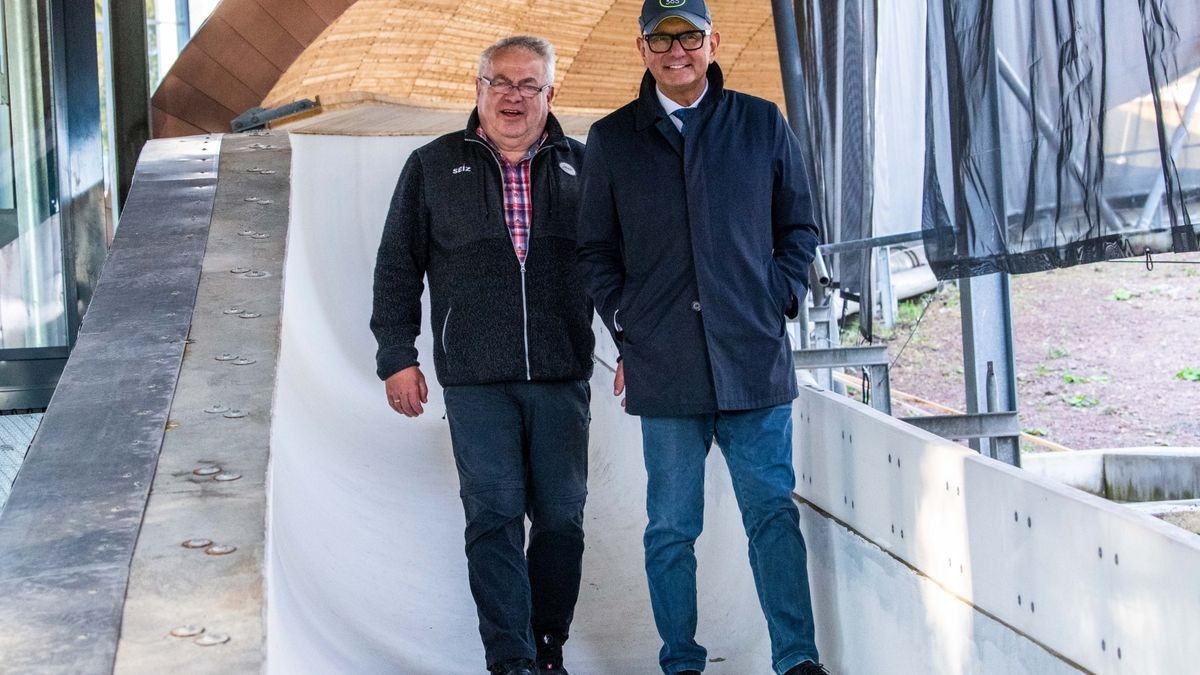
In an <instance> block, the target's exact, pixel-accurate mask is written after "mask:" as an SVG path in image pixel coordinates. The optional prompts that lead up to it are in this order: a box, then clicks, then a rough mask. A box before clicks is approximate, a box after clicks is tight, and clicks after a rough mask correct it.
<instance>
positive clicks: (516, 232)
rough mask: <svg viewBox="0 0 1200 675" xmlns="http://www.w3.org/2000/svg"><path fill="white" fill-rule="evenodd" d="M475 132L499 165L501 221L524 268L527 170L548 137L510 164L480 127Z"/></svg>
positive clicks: (529, 209)
mask: <svg viewBox="0 0 1200 675" xmlns="http://www.w3.org/2000/svg"><path fill="white" fill-rule="evenodd" d="M475 133H476V134H478V135H479V137H480V138H482V139H483V142H484V143H487V146H488V147H489V148H491V149H492V152H493V153H494V154H495V155H496V159H497V160H499V162H500V174H501V176H503V179H504V222H505V224H506V225H508V234H509V236H510V237H511V238H512V243H513V250H514V251H516V253H517V260H520V261H521V264H522V265H524V264H525V256H526V255H527V254H528V253H529V226H530V224H532V222H533V197H532V194H531V192H532V186H531V185H530V180H529V167H530V166H531V165H532V164H533V156H534V155H536V154H537V151H538V149H539V148H541V147H542V143H544V142H545V141H546V138H547V137H548V136H549V134H547V133H546V132H542V137H541V138H539V139H538V140H537V142H536V143H534V144H533V145H531V146H529V150H527V151H526V152H525V157H523V158H522V159H521V161H519V162H517V163H516V164H513V163H512V162H510V161H508V160H507V159H505V157H504V153H502V152H500V148H497V147H496V144H495V143H492V139H490V138H488V137H487V134H485V133H483V127H482V126H481V127H479V128H477V129H476V130H475Z"/></svg>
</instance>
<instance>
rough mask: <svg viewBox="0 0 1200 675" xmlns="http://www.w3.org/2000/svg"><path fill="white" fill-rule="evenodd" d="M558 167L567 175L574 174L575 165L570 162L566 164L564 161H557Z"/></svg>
mask: <svg viewBox="0 0 1200 675" xmlns="http://www.w3.org/2000/svg"><path fill="white" fill-rule="evenodd" d="M558 168H560V169H562V170H563V173H565V174H567V175H568V176H574V175H575V167H573V166H571V165H570V164H567V163H566V162H559V163H558Z"/></svg>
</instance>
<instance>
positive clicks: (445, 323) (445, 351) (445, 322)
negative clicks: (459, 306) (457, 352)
mask: <svg viewBox="0 0 1200 675" xmlns="http://www.w3.org/2000/svg"><path fill="white" fill-rule="evenodd" d="M452 311H454V307H450V308H449V309H447V310H446V318H445V319H443V320H442V353H443V354H445V355H447V356H449V355H450V350H449V349H448V348H447V347H446V327H447V326H449V325H450V312H452Z"/></svg>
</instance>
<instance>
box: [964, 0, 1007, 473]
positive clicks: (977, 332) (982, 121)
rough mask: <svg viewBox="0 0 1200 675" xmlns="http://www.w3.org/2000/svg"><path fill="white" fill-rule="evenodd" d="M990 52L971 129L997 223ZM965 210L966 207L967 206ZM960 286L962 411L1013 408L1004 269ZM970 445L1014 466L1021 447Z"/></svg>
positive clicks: (996, 112) (997, 244)
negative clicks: (984, 151) (985, 163)
mask: <svg viewBox="0 0 1200 675" xmlns="http://www.w3.org/2000/svg"><path fill="white" fill-rule="evenodd" d="M1003 4H1004V3H995V4H991V5H990V7H991V8H992V11H993V12H1000V11H1003V8H1002V7H1000V5H1003ZM987 18H989V19H991V20H992V30H993V31H994V30H995V26H996V25H997V24H998V23H1000V21H997V20H996V19H997V17H995V16H991V17H987ZM992 44H993V48H992V52H991V53H990V55H989V63H988V66H989V71H990V74H991V78H990V81H989V82H988V88H987V89H986V91H985V92H984V95H985V96H986V97H987V98H988V99H989V100H987V101H982V102H980V103H979V105H980V106H981V108H980V110H981V114H980V115H979V117H978V119H977V120H976V124H975V125H974V127H973V128H972V130H971V131H972V133H973V134H980V135H982V136H983V137H982V138H979V139H978V140H979V142H980V145H981V147H982V146H986V147H995V151H994V152H992V153H991V154H990V156H991V161H992V162H993V163H994V164H993V166H992V167H991V168H992V170H991V171H990V174H991V175H993V176H994V179H993V183H992V184H990V185H987V186H986V188H987V191H988V198H989V199H990V200H991V207H992V209H993V213H992V214H991V217H992V219H993V221H994V222H996V223H1004V222H1005V221H1006V219H1007V213H1008V211H1007V207H1006V206H1005V203H1004V171H1003V167H1004V160H1003V157H1002V152H1001V148H1000V146H999V144H997V143H996V142H995V138H996V137H997V136H998V135H999V133H1000V119H1001V118H1000V89H999V88H1000V84H999V82H1000V79H1001V78H1000V73H999V66H998V64H997V61H998V58H997V56H998V53H997V51H996V49H995V46H994V45H995V40H994V39H993V40H992ZM967 213H970V211H968V212H967ZM980 225H982V227H978V228H976V234H977V236H978V237H980V238H981V239H982V240H984V241H982V242H981V243H984V244H985V245H986V246H987V248H988V249H990V250H997V251H999V250H1003V249H1004V242H1003V241H1002V239H1001V237H1002V236H1003V235H1002V233H1001V232H1000V228H999V227H992V226H991V223H987V224H983V223H980ZM959 288H960V289H961V294H962V302H961V306H962V332H963V373H964V379H965V380H966V394H967V412H968V413H981V412H1009V411H1015V410H1016V409H1017V378H1016V357H1015V351H1014V350H1013V331H1012V307H1011V304H1010V293H1009V281H1008V274H1006V273H1003V272H1000V273H996V274H988V275H984V276H978V277H972V278H968V279H964V280H963V281H962V282H961V284H960V286H959ZM989 362H990V363H991V365H992V370H993V374H994V381H995V385H996V394H995V401H996V408H997V409H996V410H988V409H987V381H988V375H987V369H988V363H989ZM971 447H972V448H975V449H976V450H979V451H980V452H982V453H983V454H986V455H989V456H991V457H993V458H994V459H998V460H1000V461H1002V462H1007V463H1009V464H1012V465H1014V466H1019V465H1020V461H1021V458H1020V453H1019V452H1017V449H1016V448H1013V447H1006V445H1005V444H995V443H992V442H991V441H990V440H989V439H981V440H978V441H971Z"/></svg>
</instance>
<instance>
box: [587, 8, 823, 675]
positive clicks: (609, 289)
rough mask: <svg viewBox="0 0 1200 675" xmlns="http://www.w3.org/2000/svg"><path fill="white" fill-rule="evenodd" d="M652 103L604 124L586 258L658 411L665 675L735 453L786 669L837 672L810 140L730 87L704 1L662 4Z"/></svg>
mask: <svg viewBox="0 0 1200 675" xmlns="http://www.w3.org/2000/svg"><path fill="white" fill-rule="evenodd" d="M640 23H641V35H640V36H639V37H638V38H637V47H638V49H639V51H640V52H641V55H642V59H643V61H644V62H645V64H646V68H647V72H646V74H645V76H644V77H643V78H642V85H641V90H640V93H639V95H638V98H637V99H636V100H634V101H633V102H631V103H629V104H628V105H626V106H624V107H623V108H621V109H619V110H617V111H616V112H614V113H612V114H611V115H609V116H607V117H605V118H604V119H602V120H600V121H598V122H597V123H596V124H595V125H593V126H592V129H591V132H590V134H589V135H588V143H587V154H586V157H585V159H584V169H583V188H582V194H581V201H580V208H579V215H580V224H579V231H578V237H577V239H578V248H577V253H578V262H579V268H580V272H581V274H582V276H583V278H584V283H585V284H586V286H587V288H588V292H589V293H590V294H591V296H592V299H593V301H594V302H595V305H596V310H597V311H598V312H599V313H600V316H601V318H602V319H603V321H604V323H605V325H607V326H608V328H609V330H610V331H611V332H612V334H613V336H614V338H615V340H616V342H617V345H618V347H619V348H620V351H621V361H620V362H619V364H618V367H617V374H616V380H615V382H614V387H613V391H614V393H615V394H617V395H620V394H621V393H623V392H624V393H626V400H625V405H626V409H627V411H628V412H629V413H631V414H634V415H639V416H640V417H641V421H642V440H643V451H644V455H645V462H646V472H647V476H648V479H649V483H648V487H647V498H646V509H647V512H648V515H649V524H648V525H647V527H646V533H645V539H644V543H645V551H646V574H647V578H648V581H649V586H650V600H651V604H652V606H653V609H654V619H655V623H656V625H657V628H658V632H659V635H660V636H661V637H662V640H663V647H662V650H661V652H660V654H659V663H660V665H661V666H662V670H663V672H664V673H667V674H672V673H696V672H699V671H702V670H704V665H705V663H706V660H707V658H706V657H707V652H706V651H705V649H704V648H703V647H702V646H700V645H699V644H698V643H697V642H696V640H695V633H696V622H697V615H696V557H695V553H694V549H693V545H694V542H695V540H696V538H697V537H698V536H699V535H700V531H701V529H702V516H703V510H704V462H705V457H706V456H707V454H708V450H709V447H710V446H711V444H712V441H713V440H714V439H715V440H716V441H717V443H718V445H719V446H720V447H721V450H722V452H723V453H724V455H725V460H726V463H727V464H728V466H729V472H730V475H731V476H732V479H733V486H734V492H735V494H736V496H737V501H738V505H739V507H740V509H741V512H742V519H743V522H744V524H745V529H746V534H747V536H748V538H749V550H750V564H751V567H752V568H753V571H754V580H755V584H756V586H757V589H758V595H759V601H760V604H761V606H762V609H763V613H764V614H765V615H766V618H767V627H768V630H769V632H770V637H771V652H772V654H771V656H772V666H773V668H774V671H775V672H776V673H779V674H780V675H799V674H805V675H807V674H815V673H825V672H826V671H825V669H824V668H823V667H822V666H820V665H819V663H818V661H819V659H818V655H817V648H816V643H815V640H814V634H813V633H814V631H813V616H812V603H811V600H810V597H809V587H808V577H807V572H806V552H805V547H804V539H803V537H802V536H801V533H800V526H799V513H798V510H797V508H796V505H795V503H794V502H793V501H792V490H793V489H794V487H795V474H794V473H793V469H792V421H791V401H792V400H793V399H794V398H796V396H797V394H798V390H797V385H796V376H795V369H794V364H793V361H792V352H791V345H790V343H789V340H788V337H787V334H786V329H785V320H786V317H788V316H792V317H794V316H795V314H796V311H797V309H798V303H800V302H802V301H803V300H804V298H805V295H806V293H807V286H806V284H807V270H808V266H809V264H810V263H811V262H812V260H813V257H814V255H815V252H816V245H817V228H816V227H815V226H814V225H813V216H812V204H811V199H810V195H809V192H808V187H807V178H806V174H805V169H804V166H803V164H802V162H801V153H800V148H799V145H798V142H797V140H796V137H795V136H794V135H793V134H792V132H791V130H790V129H789V127H788V125H787V123H786V121H785V120H784V119H783V116H782V115H781V114H780V112H779V109H778V108H777V107H776V106H775V105H774V104H772V103H769V102H767V101H764V100H762V99H758V98H755V97H752V96H748V95H745V94H741V93H738V92H735V91H731V90H727V89H725V88H724V83H723V78H722V74H721V69H720V67H718V66H717V65H716V63H714V59H715V57H716V53H717V47H718V45H719V44H720V34H719V33H717V32H715V31H714V30H713V29H712V21H711V15H710V13H709V11H708V8H707V7H706V6H705V4H704V0H646V2H645V4H644V5H643V8H642V14H641V17H640Z"/></svg>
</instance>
